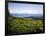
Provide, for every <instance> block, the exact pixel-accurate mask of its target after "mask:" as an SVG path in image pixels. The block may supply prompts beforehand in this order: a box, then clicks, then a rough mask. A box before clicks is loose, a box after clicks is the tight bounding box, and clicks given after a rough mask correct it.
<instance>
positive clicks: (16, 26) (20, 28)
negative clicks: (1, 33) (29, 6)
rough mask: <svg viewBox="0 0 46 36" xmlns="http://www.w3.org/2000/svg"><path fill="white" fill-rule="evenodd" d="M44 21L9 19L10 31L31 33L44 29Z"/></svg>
mask: <svg viewBox="0 0 46 36" xmlns="http://www.w3.org/2000/svg"><path fill="white" fill-rule="evenodd" d="M42 21H43V20H40V19H32V18H30V19H29V18H16V17H8V29H9V30H10V31H11V32H29V31H33V30H36V29H40V28H43V22H42Z"/></svg>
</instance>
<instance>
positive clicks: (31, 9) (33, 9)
mask: <svg viewBox="0 0 46 36" xmlns="http://www.w3.org/2000/svg"><path fill="white" fill-rule="evenodd" d="M8 9H9V13H10V14H16V13H17V14H43V5H42V4H25V3H8Z"/></svg>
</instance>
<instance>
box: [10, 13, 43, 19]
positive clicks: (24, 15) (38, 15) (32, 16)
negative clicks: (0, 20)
mask: <svg viewBox="0 0 46 36" xmlns="http://www.w3.org/2000/svg"><path fill="white" fill-rule="evenodd" d="M10 15H11V16H15V17H21V18H23V17H24V18H35V19H43V16H42V15H41V14H10Z"/></svg>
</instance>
